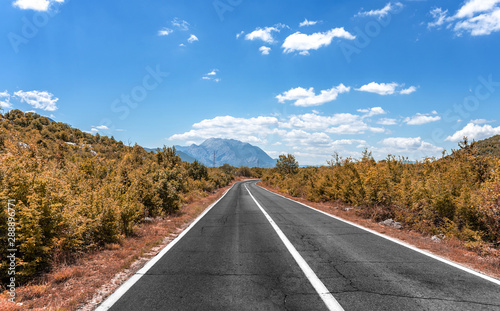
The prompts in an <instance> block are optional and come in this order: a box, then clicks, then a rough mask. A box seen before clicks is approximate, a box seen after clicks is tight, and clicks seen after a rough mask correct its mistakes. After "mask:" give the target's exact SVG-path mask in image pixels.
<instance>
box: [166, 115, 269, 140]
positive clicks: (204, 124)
mask: <svg viewBox="0 0 500 311" xmlns="http://www.w3.org/2000/svg"><path fill="white" fill-rule="evenodd" d="M277 125H278V119H277V118H275V117H262V116H259V117H256V118H249V119H245V118H236V117H232V116H220V117H215V118H213V119H205V120H203V121H201V122H199V123H195V124H193V129H192V130H190V131H189V132H185V133H183V134H175V135H172V136H170V137H169V138H168V139H169V140H178V141H179V140H180V141H188V140H189V141H193V142H198V143H199V142H202V141H204V140H206V139H208V138H212V137H218V138H231V139H237V140H241V141H245V142H249V143H262V142H263V141H265V139H266V137H267V136H269V135H272V134H275V133H277V131H278V130H277V129H276V128H275V127H276V126H277Z"/></svg>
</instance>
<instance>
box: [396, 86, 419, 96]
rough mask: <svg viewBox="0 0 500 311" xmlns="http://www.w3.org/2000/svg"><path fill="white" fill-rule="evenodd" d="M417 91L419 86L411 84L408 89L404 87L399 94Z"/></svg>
mask: <svg viewBox="0 0 500 311" xmlns="http://www.w3.org/2000/svg"><path fill="white" fill-rule="evenodd" d="M416 91H417V88H416V87H414V86H410V87H409V88H407V89H403V90H401V91H400V92H399V94H402V95H408V94H411V93H413V92H416Z"/></svg>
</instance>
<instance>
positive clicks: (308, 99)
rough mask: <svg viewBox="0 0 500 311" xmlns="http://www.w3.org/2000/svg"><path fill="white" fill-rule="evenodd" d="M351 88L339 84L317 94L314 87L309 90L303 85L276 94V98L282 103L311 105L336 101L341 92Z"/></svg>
mask: <svg viewBox="0 0 500 311" xmlns="http://www.w3.org/2000/svg"><path fill="white" fill-rule="evenodd" d="M350 90H351V88H350V87H346V86H345V85H343V84H339V85H338V86H336V87H332V88H331V89H329V90H322V91H321V92H320V94H318V95H316V94H315V92H314V88H312V87H311V88H309V89H307V90H306V89H304V88H302V87H297V88H294V89H290V90H288V91H286V92H284V93H283V94H280V95H278V96H276V98H277V99H278V102H280V103H284V102H285V101H294V105H295V106H299V107H311V106H319V105H323V104H325V103H328V102H331V101H334V100H336V99H337V97H338V95H339V94H342V93H347V92H349V91H350Z"/></svg>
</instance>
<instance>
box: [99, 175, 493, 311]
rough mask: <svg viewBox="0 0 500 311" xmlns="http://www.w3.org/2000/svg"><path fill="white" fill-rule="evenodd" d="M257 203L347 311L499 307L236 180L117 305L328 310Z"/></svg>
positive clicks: (470, 284) (420, 260) (395, 249)
mask: <svg viewBox="0 0 500 311" xmlns="http://www.w3.org/2000/svg"><path fill="white" fill-rule="evenodd" d="M250 193H251V195H250ZM256 201H257V202H258V204H257V203H256ZM259 205H260V206H261V207H262V209H263V210H264V211H265V212H266V214H267V215H268V216H269V217H270V218H271V221H272V222H274V223H275V224H276V225H277V227H279V230H280V231H281V232H282V234H283V235H284V236H285V237H286V238H287V239H288V241H289V242H290V243H291V245H292V247H293V248H294V249H295V250H296V251H297V252H298V254H299V256H300V257H301V258H302V259H303V260H304V261H305V262H306V263H307V265H308V266H309V267H310V269H311V270H312V272H313V274H315V275H316V276H317V278H318V279H319V280H320V282H321V283H322V284H324V286H325V287H326V288H327V289H328V291H329V292H330V293H331V295H333V297H334V298H335V300H336V301H337V302H338V303H339V304H340V305H341V306H342V308H343V309H344V310H398V311H399V310H474V311H477V310H500V286H499V285H498V284H495V283H493V282H490V281H488V280H485V279H483V278H480V277H478V276H476V275H473V274H470V273H467V272H465V271H463V270H460V269H457V268H455V267H452V266H450V265H447V264H446V263H443V262H441V261H438V260H435V259H433V258H431V257H429V256H426V255H424V254H421V253H419V252H416V251H414V250H412V249H409V248H406V247H404V246H401V245H399V244H396V243H394V242H391V241H389V240H387V239H384V238H382V237H380V236H377V235H374V234H371V233H369V232H367V231H365V230H362V229H360V228H358V227H355V226H352V225H349V224H347V223H345V222H342V221H339V220H337V219H334V218H331V217H328V216H327V215H324V214H322V213H319V212H317V211H315V210H312V209H309V208H307V207H305V206H303V205H301V204H299V203H296V202H293V201H290V200H288V199H285V198H282V197H280V196H277V195H275V194H273V193H270V192H268V191H266V190H264V189H262V188H260V187H258V186H257V185H256V184H255V181H254V182H241V183H237V184H235V186H233V188H232V189H231V190H230V191H229V192H228V193H227V194H226V196H225V197H224V198H222V199H221V200H220V201H219V202H218V203H217V204H216V205H215V206H214V207H213V208H212V209H211V210H210V211H209V212H208V213H206V214H205V216H203V218H201V219H200V220H199V221H198V222H197V223H196V224H195V225H194V226H193V227H192V228H191V229H190V230H189V231H188V232H186V234H185V235H184V236H183V237H182V239H180V240H178V241H177V243H176V244H175V245H174V246H173V247H172V248H171V249H170V250H169V251H168V252H167V253H165V254H164V255H163V256H162V257H161V258H160V259H159V260H158V261H157V262H156V263H155V264H154V265H153V266H152V267H151V268H150V269H149V270H148V271H147V272H145V273H144V274H141V275H136V276H135V279H136V280H137V279H138V280H137V281H136V282H135V283H134V284H133V285H132V286H131V287H130V288H129V289H128V291H126V292H125V293H124V294H123V295H122V296H121V297H120V298H118V299H117V300H116V301H114V300H113V302H114V304H113V305H112V306H111V308H110V309H111V310H329V307H328V306H327V304H325V302H324V300H323V299H322V298H321V297H320V295H319V294H318V292H317V290H316V287H313V285H312V284H311V281H310V279H308V278H307V277H306V274H305V273H304V270H303V269H302V268H301V267H300V266H299V264H298V263H297V260H296V258H295V257H294V256H292V254H291V252H290V250H289V248H287V246H285V243H284V242H283V240H282V239H281V238H280V236H279V235H278V233H277V231H275V229H274V228H273V226H272V225H271V223H270V220H269V219H268V218H266V216H265V215H264V213H263V211H262V210H261V209H260V208H259ZM115 296H116V295H115ZM115 298H116V297H114V299H115ZM110 304H111V303H110V302H109V301H107V302H105V303H104V304H103V305H108V306H109V305H110ZM101 309H102V308H101ZM106 309H107V307H106ZM330 310H331V309H330Z"/></svg>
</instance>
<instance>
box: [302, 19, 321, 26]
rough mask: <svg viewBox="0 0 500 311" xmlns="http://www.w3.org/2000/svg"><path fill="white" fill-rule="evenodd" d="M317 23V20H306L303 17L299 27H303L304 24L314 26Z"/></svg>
mask: <svg viewBox="0 0 500 311" xmlns="http://www.w3.org/2000/svg"><path fill="white" fill-rule="evenodd" d="M317 23H318V21H308V20H307V18H306V19H304V21H303V22H302V23H300V24H299V27H305V26H314V25H316V24H317Z"/></svg>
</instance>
